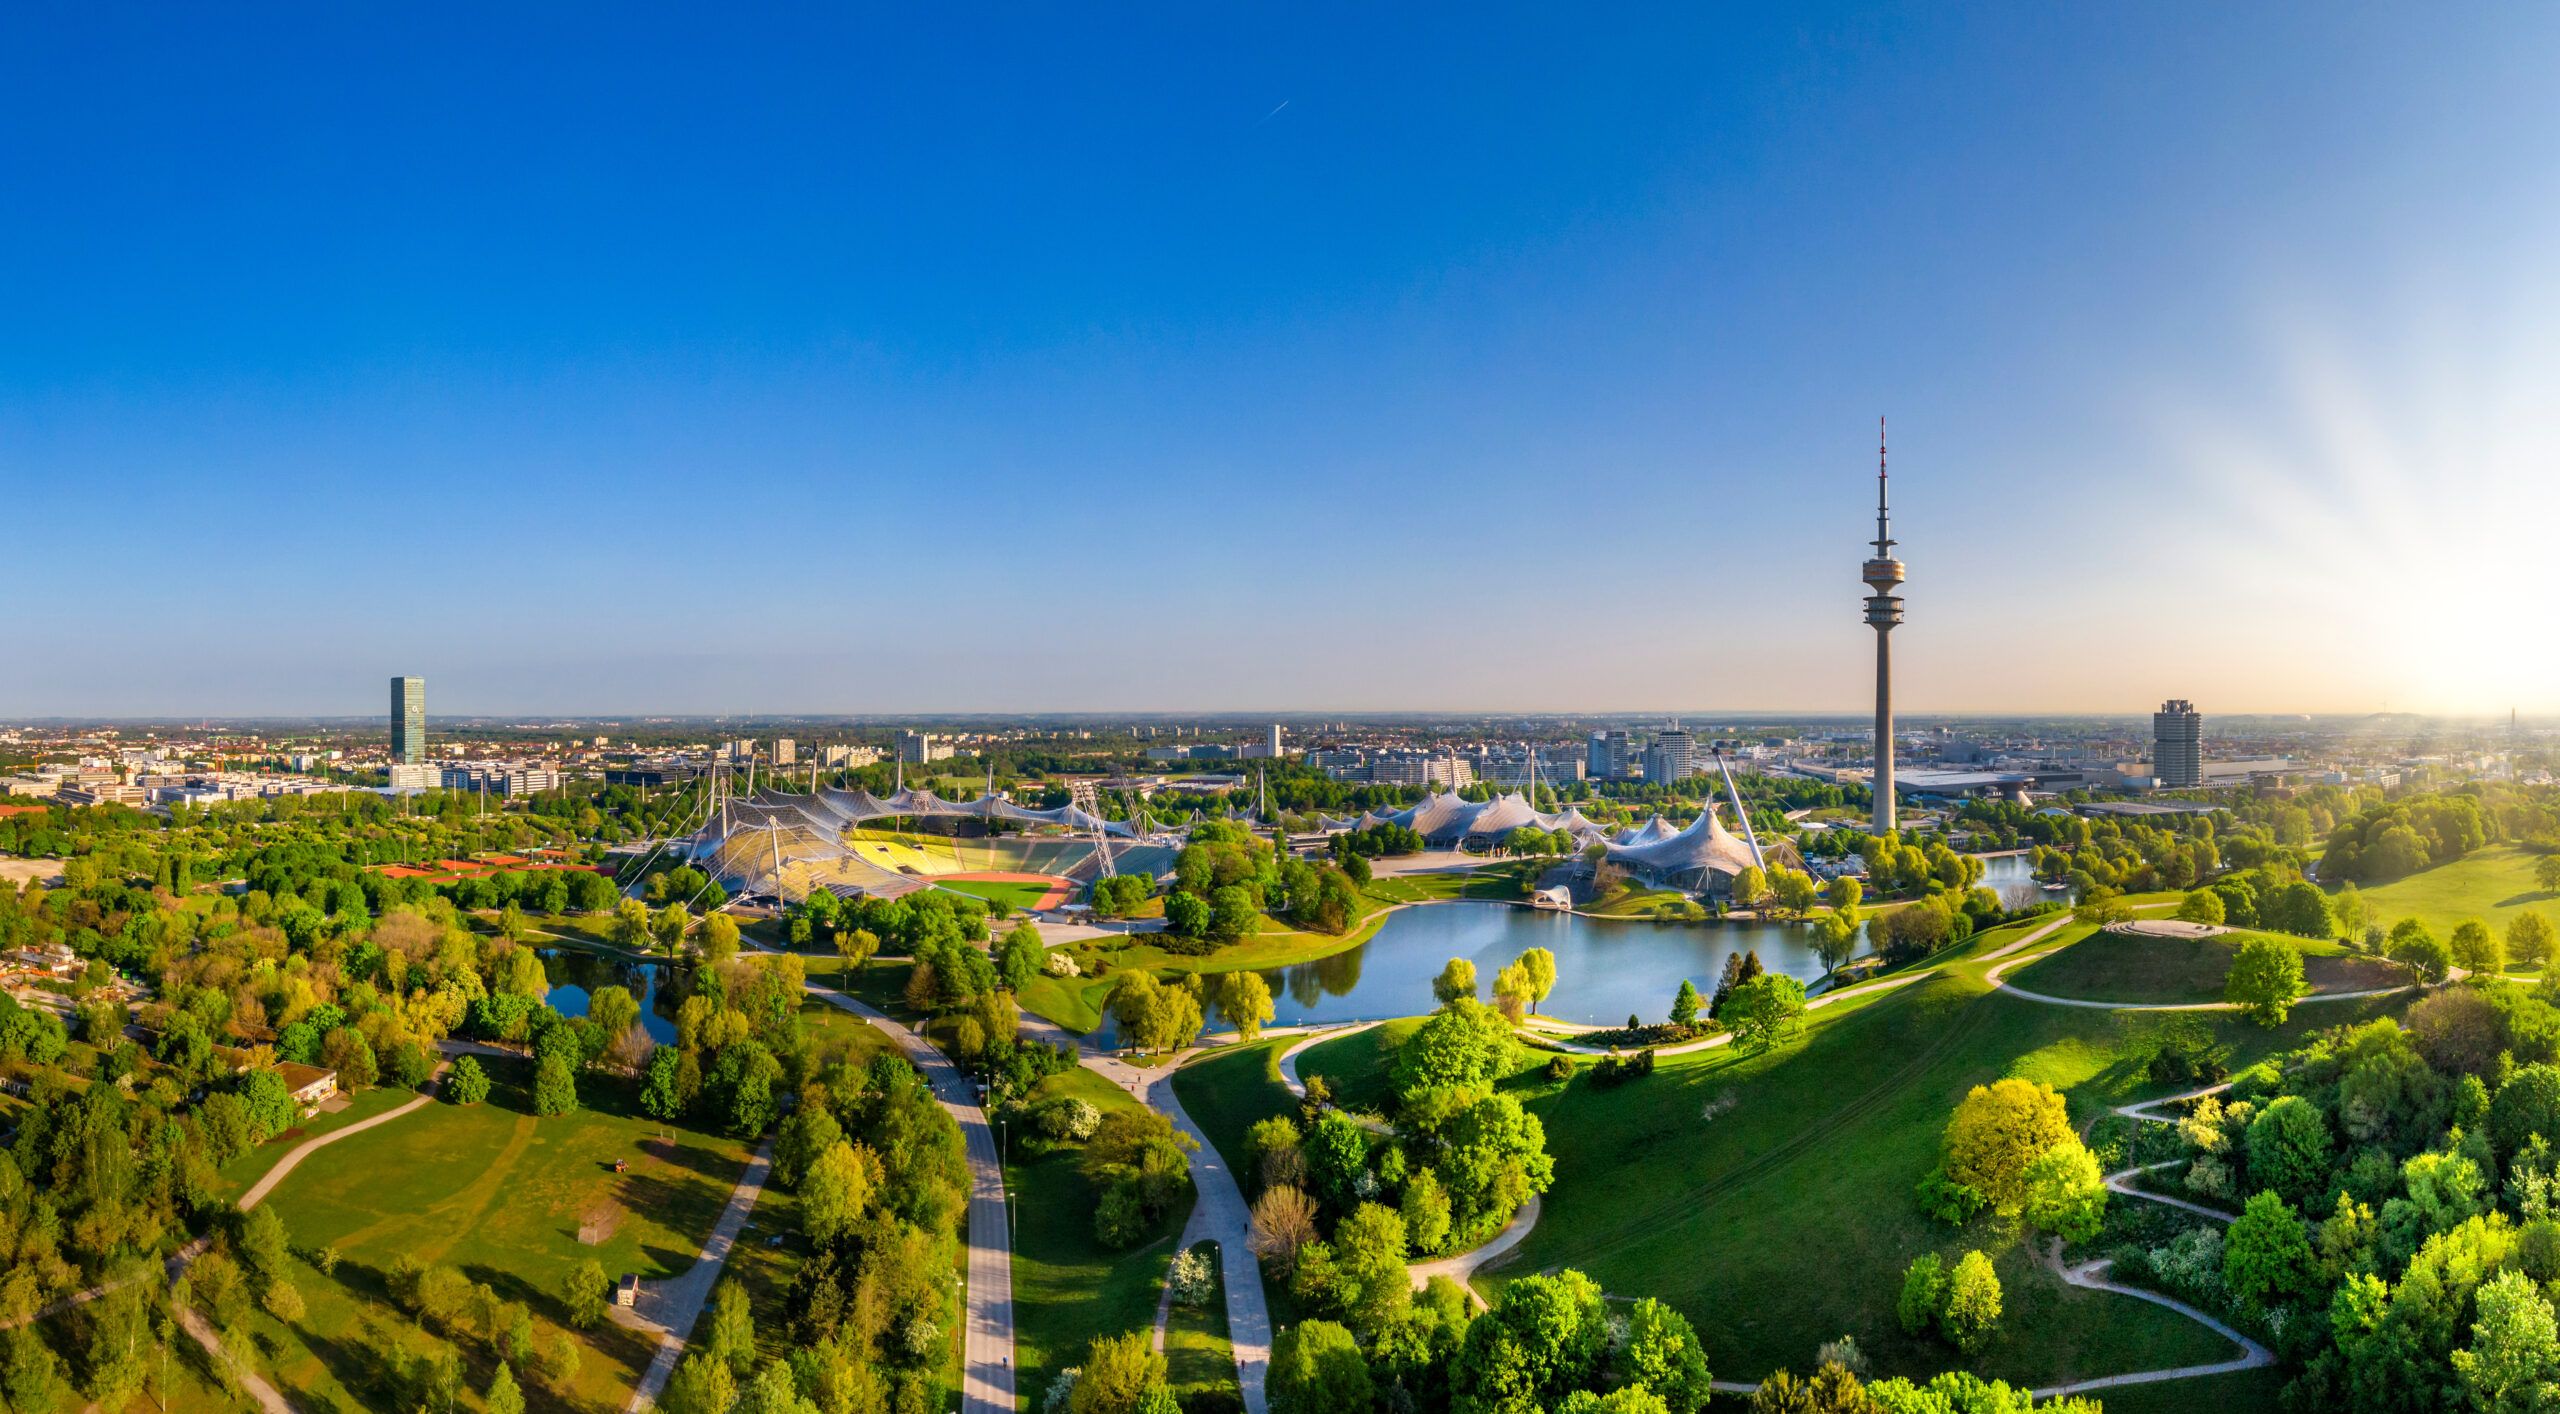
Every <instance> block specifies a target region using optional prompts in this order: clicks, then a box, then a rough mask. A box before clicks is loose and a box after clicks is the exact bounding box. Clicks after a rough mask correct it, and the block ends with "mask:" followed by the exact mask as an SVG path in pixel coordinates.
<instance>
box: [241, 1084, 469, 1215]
mask: <svg viewBox="0 0 2560 1414" xmlns="http://www.w3.org/2000/svg"><path fill="white" fill-rule="evenodd" d="M480 1063H481V1064H482V1065H503V1064H505V1062H503V1061H491V1060H489V1059H487V1058H486V1057H483V1058H482V1059H481V1062H480ZM416 1098H418V1092H417V1091H415V1090H402V1089H399V1088H397V1087H395V1086H388V1085H386V1086H381V1087H378V1088H376V1089H372V1090H367V1091H365V1092H364V1093H363V1094H361V1095H355V1096H351V1097H349V1099H348V1101H347V1107H346V1108H345V1109H343V1110H340V1111H339V1112H338V1113H336V1114H328V1113H325V1112H324V1113H322V1114H321V1115H320V1116H319V1117H317V1118H315V1119H306V1120H298V1121H296V1122H295V1124H294V1126H293V1127H292V1128H290V1129H288V1130H286V1131H284V1132H283V1133H282V1134H278V1135H276V1136H275V1137H274V1138H271V1139H269V1140H268V1141H267V1142H266V1143H264V1144H261V1145H259V1146H258V1147H256V1148H254V1149H252V1150H250V1151H249V1152H248V1153H245V1154H243V1155H241V1156H240V1157H239V1158H236V1159H233V1160H232V1161H231V1162H230V1163H229V1164H227V1165H225V1166H224V1167H223V1169H222V1173H221V1178H222V1183H221V1187H220V1188H219V1189H218V1190H217V1191H218V1192H219V1194H220V1196H221V1197H222V1198H224V1199H225V1200H229V1199H234V1198H237V1197H239V1196H240V1195H241V1194H242V1193H245V1192H247V1191H248V1189H249V1185H251V1184H253V1183H256V1182H257V1181H258V1180H259V1179H261V1178H264V1177H266V1174H267V1170H269V1169H271V1168H274V1167H275V1166H276V1161H277V1160H279V1159H282V1158H283V1157H284V1156H285V1155H287V1154H289V1153H292V1152H293V1151H294V1149H295V1148H296V1147H297V1146H299V1145H300V1144H301V1143H302V1141H304V1140H306V1139H314V1138H317V1137H319V1136H320V1135H323V1134H327V1133H329V1132H330V1131H331V1130H336V1129H344V1128H346V1127H347V1126H348V1125H351V1124H355V1123H358V1122H359V1121H362V1120H368V1119H371V1118H373V1117H374V1116H375V1115H378V1114H382V1113H384V1112H386V1111H389V1110H396V1109H398V1108H400V1107H401V1106H402V1105H405V1104H407V1103H409V1102H410V1101H411V1100H414V1099H416ZM394 1123H398V1121H394ZM342 1142H352V1141H342ZM304 1162H306V1163H307V1162H309V1160H305V1161H304Z"/></svg>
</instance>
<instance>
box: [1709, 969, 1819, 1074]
mask: <svg viewBox="0 0 2560 1414" xmlns="http://www.w3.org/2000/svg"><path fill="white" fill-rule="evenodd" d="M1723 1020H1724V1023H1725V1025H1727V1026H1729V1027H1731V1028H1732V1030H1733V1043H1734V1045H1736V1046H1737V1047H1740V1048H1741V1049H1742V1050H1743V1051H1744V1052H1745V1053H1746V1054H1757V1053H1759V1052H1762V1051H1765V1050H1768V1049H1769V1048H1770V1047H1772V1046H1775V1045H1777V1044H1779V1043H1780V1042H1782V1041H1785V1040H1787V1039H1789V1038H1790V1037H1792V1036H1794V1035H1795V1034H1796V1031H1797V1029H1798V1028H1799V1027H1800V1026H1801V1025H1802V1023H1803V1020H1804V984H1803V983H1802V982H1799V981H1797V980H1796V979H1794V978H1793V977H1789V976H1787V975H1786V974H1785V973H1782V972H1763V973H1761V974H1760V975H1759V976H1757V977H1754V978H1752V979H1751V980H1750V981H1748V982H1745V983H1743V984H1742V985H1741V986H1739V987H1736V988H1734V989H1733V995H1732V997H1730V998H1729V999H1727V1000H1726V1002H1725V1007H1724V1016H1723Z"/></svg>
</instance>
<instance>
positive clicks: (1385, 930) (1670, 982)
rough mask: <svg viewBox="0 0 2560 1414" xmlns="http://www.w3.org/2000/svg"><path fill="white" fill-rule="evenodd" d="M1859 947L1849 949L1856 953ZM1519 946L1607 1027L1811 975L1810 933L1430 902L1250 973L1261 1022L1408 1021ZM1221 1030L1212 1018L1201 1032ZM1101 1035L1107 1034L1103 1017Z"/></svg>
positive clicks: (2025, 882) (2018, 884)
mask: <svg viewBox="0 0 2560 1414" xmlns="http://www.w3.org/2000/svg"><path fill="white" fill-rule="evenodd" d="M1983 865H1984V875H1983V883H1984V885H1985V886H1986V887H1989V888H1993V889H1997V890H1998V891H1999V892H2000V896H2001V899H2002V901H2003V902H2004V903H2006V904H2007V905H2008V906H2010V907H2012V908H2015V907H2019V906H2021V905H2024V904H2028V903H2033V902H2035V901H2037V900H2039V899H2045V898H2061V897H2063V895H2060V894H2047V893H2044V892H2042V890H2041V889H2039V887H2038V886H2037V885H2036V883H2035V880H2034V879H2033V877H2032V876H2031V875H2030V873H2029V871H2028V867H2027V861H2026V859H2025V858H2024V857H2022V856H2015V855H2012V856H2006V857H2002V858H1997V859H1987V860H1984V861H1983ZM1864 947H1865V945H1864V943H1863V942H1861V944H1860V950H1861V951H1863V950H1864ZM1531 948H1545V949H1547V950H1548V951H1549V952H1552V953H1554V954H1555V955H1556V989H1555V991H1554V992H1553V993H1551V994H1549V995H1548V997H1547V999H1546V1000H1545V1001H1544V1002H1542V1003H1541V1004H1540V1005H1539V1008H1538V1009H1539V1010H1540V1011H1541V1012H1544V1013H1545V1014H1547V1015H1549V1016H1553V1017H1557V1018H1559V1019H1561V1020H1564V1021H1574V1022H1587V1023H1592V1024H1596V1025H1609V1024H1616V1023H1621V1022H1624V1021H1625V1020H1626V1019H1627V1017H1628V1016H1629V1015H1634V1016H1636V1017H1638V1018H1641V1019H1642V1020H1644V1021H1647V1022H1656V1021H1665V1020H1668V1019H1669V1018H1670V1015H1671V999H1672V998H1673V997H1674V996H1676V995H1677V994H1678V993H1679V991H1680V983H1681V980H1682V979H1683V978H1685V979H1687V980H1688V981H1689V982H1691V983H1692V984H1694V985H1695V986H1696V987H1697V988H1698V990H1699V991H1700V992H1702V993H1708V994H1712V993H1713V992H1714V990H1715V985H1716V979H1717V978H1718V977H1720V976H1722V975H1723V973H1724V964H1725V959H1726V958H1728V957H1730V956H1732V955H1734V954H1736V953H1740V952H1745V951H1749V952H1756V953H1758V954H1759V955H1760V965H1761V967H1763V968H1765V969H1766V970H1768V971H1771V972H1780V973H1784V974H1786V975H1787V976H1790V977H1794V978H1797V979H1798V980H1800V981H1803V982H1805V983H1807V984H1808V985H1809V984H1811V983H1813V982H1814V981H1816V980H1818V979H1819V978H1820V977H1821V976H1822V959H1821V958H1820V957H1818V956H1817V955H1816V954H1815V953H1814V950H1813V930H1812V929H1811V928H1810V927H1807V926H1805V925H1802V924H1788V923H1711V924H1685V925H1684V924H1661V923H1651V922H1643V921H1634V920H1617V919H1598V918H1581V917H1576V916H1575V915H1572V914H1568V913H1545V912H1538V911H1534V910H1531V909H1525V908H1514V907H1511V906H1510V905H1508V904H1498V903H1439V904H1431V905H1428V906H1425V907H1418V908H1407V909H1402V910H1399V911H1398V912H1396V913H1395V914H1393V915H1392V916H1390V917H1389V918H1388V919H1387V921H1386V923H1385V925H1384V926H1383V927H1381V928H1379V930H1378V935H1377V936H1376V937H1374V938H1372V939H1370V940H1369V941H1368V942H1366V943H1363V944H1361V945H1360V946H1358V947H1356V948H1352V949H1350V950H1349V951H1346V952H1340V953H1336V954H1334V955H1333V956H1331V957H1328V958H1322V959H1319V960H1318V961H1315V962H1305V963H1299V964H1297V965H1296V966H1293V967H1284V968H1279V969H1275V970H1273V971H1268V972H1265V973H1263V974H1262V978H1263V981H1264V982H1266V983H1268V984H1269V985H1270V987H1271V1001H1272V1012H1273V1016H1272V1024H1273V1025H1278V1026H1292V1025H1298V1024H1301V1023H1305V1022H1326V1021H1366V1020H1373V1019H1377V1018H1381V1017H1396V1016H1418V1015H1420V1014H1422V1013H1424V1012H1427V1011H1430V1010H1431V1009H1432V1008H1433V1007H1434V1006H1435V1005H1437V1003H1436V1002H1435V1001H1434V1000H1433V999H1432V996H1431V979H1432V978H1434V977H1437V976H1438V975H1440V969H1441V968H1442V967H1443V966H1445V965H1447V963H1448V961H1449V959H1451V958H1453V957H1463V958H1466V959H1468V960H1470V961H1472V962H1474V963H1475V965H1476V985H1477V990H1478V991H1479V993H1481V994H1482V995H1484V996H1485V997H1487V998H1490V997H1491V996H1492V993H1493V976H1494V974H1495V973H1496V972H1498V971H1500V970H1501V969H1502V968H1504V967H1506V966H1508V965H1509V964H1510V963H1511V961H1512V960H1513V959H1514V958H1517V957H1518V956H1520V954H1522V953H1524V952H1526V951H1528V950H1529V949H1531ZM1224 1024H1225V1022H1224V1020H1223V1019H1222V1018H1220V1019H1213V1022H1212V1025H1213V1028H1214V1027H1216V1026H1223V1025H1224ZM1103 1025H1104V1031H1105V1034H1106V1035H1108V1034H1109V1033H1110V1032H1111V1031H1112V1030H1114V1029H1116V1028H1115V1024H1114V1023H1113V1022H1111V1021H1110V1020H1109V1019H1107V1018H1106V1019H1105V1021H1104V1023H1103Z"/></svg>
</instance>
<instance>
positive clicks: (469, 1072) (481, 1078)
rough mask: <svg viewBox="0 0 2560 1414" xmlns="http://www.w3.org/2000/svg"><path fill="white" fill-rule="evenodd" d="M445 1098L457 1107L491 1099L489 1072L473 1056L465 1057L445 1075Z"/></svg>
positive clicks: (454, 1064) (455, 1063) (456, 1062)
mask: <svg viewBox="0 0 2560 1414" xmlns="http://www.w3.org/2000/svg"><path fill="white" fill-rule="evenodd" d="M444 1097H445V1099H447V1100H448V1101H451V1102H452V1103H454V1104H457V1105H476V1104H478V1103H480V1102H481V1101H482V1100H485V1099H487V1098H489V1072H488V1071H486V1070H483V1069H481V1067H480V1062H479V1060H478V1059H477V1058H475V1057H472V1056H463V1057H461V1058H460V1059H458V1060H456V1061H455V1062H454V1063H453V1068H452V1069H451V1070H448V1071H446V1072H445V1075H444Z"/></svg>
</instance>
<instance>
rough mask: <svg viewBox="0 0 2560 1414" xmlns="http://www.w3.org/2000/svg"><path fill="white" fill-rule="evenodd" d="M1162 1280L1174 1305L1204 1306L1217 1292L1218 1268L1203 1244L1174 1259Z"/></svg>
mask: <svg viewBox="0 0 2560 1414" xmlns="http://www.w3.org/2000/svg"><path fill="white" fill-rule="evenodd" d="M1164 1280H1165V1285H1166V1286H1167V1287H1168V1288H1170V1289H1171V1290H1172V1292H1173V1304H1174V1305H1176V1306H1206V1305H1208V1304H1209V1298H1210V1297H1212V1296H1215V1295H1216V1294H1217V1291H1218V1268H1217V1265H1216V1263H1214V1262H1212V1261H1211V1260H1210V1258H1209V1252H1208V1248H1207V1246H1206V1245H1205V1244H1204V1245H1203V1246H1199V1247H1194V1248H1192V1249H1191V1250H1190V1251H1188V1252H1185V1253H1182V1254H1181V1255H1180V1256H1177V1257H1175V1258H1174V1259H1173V1267H1172V1269H1171V1270H1169V1271H1167V1272H1166V1273H1165V1279H1164Z"/></svg>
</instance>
